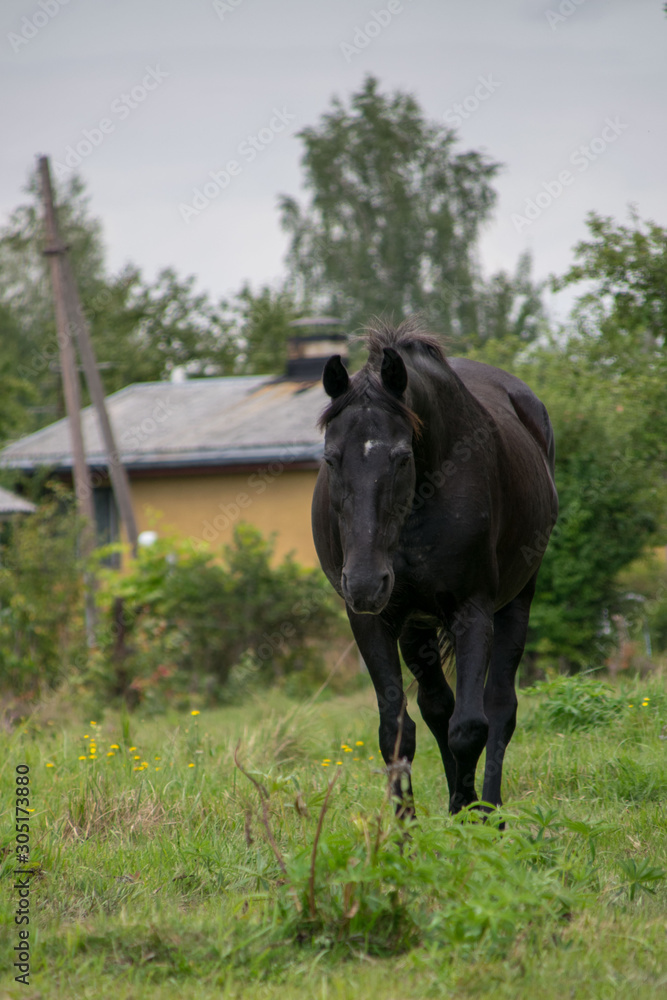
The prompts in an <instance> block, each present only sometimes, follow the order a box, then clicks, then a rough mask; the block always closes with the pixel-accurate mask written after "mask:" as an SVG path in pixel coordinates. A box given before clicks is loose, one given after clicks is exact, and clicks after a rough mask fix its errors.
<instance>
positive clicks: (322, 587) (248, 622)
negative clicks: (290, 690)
mask: <svg viewBox="0 0 667 1000" xmlns="http://www.w3.org/2000/svg"><path fill="white" fill-rule="evenodd" d="M100 604H101V606H102V622H101V625H100V630H99V636H98V644H99V655H98V657H97V660H96V661H95V663H94V665H93V673H92V674H91V680H92V682H93V684H94V686H95V687H97V688H98V689H102V690H106V691H107V692H108V693H110V694H112V695H123V696H124V697H125V698H126V700H128V701H129V702H130V703H135V704H136V703H137V702H139V701H141V700H143V699H144V698H145V697H146V696H148V695H149V694H155V693H156V692H157V691H162V692H163V693H164V692H165V691H167V690H171V691H172V692H173V691H179V690H180V691H195V690H198V691H207V692H208V693H209V694H211V695H212V696H214V697H215V698H222V699H225V697H226V696H227V695H229V694H230V693H231V692H232V691H234V693H238V690H239V686H240V682H241V681H242V678H243V679H245V680H248V681H250V680H251V679H252V678H253V677H256V678H257V679H261V680H262V681H263V682H264V683H266V682H269V683H273V682H275V681H277V680H282V679H283V678H284V677H285V675H287V674H289V673H292V672H295V671H296V672H300V674H301V676H303V677H304V678H309V679H312V676H313V675H314V676H318V672H319V671H320V670H321V663H322V657H321V649H322V646H321V642H322V640H325V639H326V638H327V637H328V636H330V635H332V634H333V633H334V632H335V631H336V630H337V628H338V627H339V622H340V620H341V616H340V611H339V609H338V608H337V606H336V604H335V601H334V599H333V598H332V597H331V596H330V592H329V589H328V588H327V585H326V581H325V580H324V577H323V575H322V574H321V572H320V571H319V570H311V569H304V568H302V567H301V566H299V565H298V564H297V563H296V562H295V561H294V560H293V559H292V558H291V557H289V556H288V557H286V558H285V559H284V560H283V561H282V562H281V563H279V564H274V562H273V542H272V541H271V540H267V539H265V538H263V537H262V535H261V534H260V532H259V531H257V529H255V528H253V527H251V526H249V525H246V524H241V525H239V526H238V527H237V529H236V531H235V534H234V541H233V543H232V544H231V545H227V546H225V548H224V549H223V550H222V552H221V553H220V554H219V556H218V558H216V554H215V553H213V552H212V551H210V550H196V551H195V550H194V549H193V548H192V547H191V546H190V545H189V544H188V543H185V542H180V541H177V540H176V539H161V540H160V541H158V542H156V543H155V544H154V545H153V546H151V547H149V548H145V549H142V550H141V551H140V553H139V558H138V559H137V560H136V562H135V563H134V564H133V565H132V566H131V567H130V568H129V571H127V572H123V573H118V572H113V571H106V573H105V574H104V587H103V589H102V590H101V592H100ZM237 665H238V669H237V671H236V674H235V677H234V684H233V685H232V687H231V688H230V689H229V690H226V688H227V685H228V682H229V680H230V675H231V671H232V669H233V668H234V667H235V666H237Z"/></svg>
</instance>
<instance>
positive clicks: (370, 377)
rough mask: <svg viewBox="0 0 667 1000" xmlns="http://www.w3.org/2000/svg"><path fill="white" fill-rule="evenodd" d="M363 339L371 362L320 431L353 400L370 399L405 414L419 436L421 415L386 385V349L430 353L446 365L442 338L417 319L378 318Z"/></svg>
mask: <svg viewBox="0 0 667 1000" xmlns="http://www.w3.org/2000/svg"><path fill="white" fill-rule="evenodd" d="M361 339H362V340H363V342H364V344H365V345H366V348H367V349H368V361H367V362H366V364H365V365H364V367H363V368H362V369H361V371H360V372H358V373H357V375H356V376H354V377H353V379H352V380H351V381H350V387H349V389H348V390H347V391H346V392H344V393H343V394H342V395H340V396H338V397H337V398H336V399H334V400H332V401H331V403H330V404H329V406H327V408H326V410H325V411H324V413H323V414H322V416H321V417H320V419H319V421H318V427H319V428H320V430H324V429H325V428H326V427H327V425H328V424H329V423H331V421H332V420H333V419H334V417H337V416H338V414H339V413H340V412H341V411H342V410H344V409H345V407H346V406H349V405H350V404H351V403H354V402H359V401H364V402H366V401H367V402H369V403H370V404H371V405H377V406H381V407H382V408H383V409H384V410H388V411H390V412H393V413H397V414H399V415H400V416H402V417H404V418H405V419H406V420H407V421H408V423H409V424H410V425H411V427H412V430H413V432H414V434H415V435H416V436H419V433H420V430H421V424H422V422H421V420H420V419H419V417H418V416H417V414H416V413H415V412H414V411H413V410H411V409H410V407H409V406H407V405H406V404H405V403H404V402H402V400H400V399H397V398H396V396H393V395H392V394H391V393H390V392H388V391H387V390H386V389H385V387H384V385H383V384H382V380H381V378H380V370H379V369H380V364H381V363H382V356H383V355H382V351H383V348H385V347H393V348H394V349H395V350H401V349H403V350H404V351H406V352H407V353H408V354H411V353H412V352H414V351H415V350H418V351H419V352H420V353H423V354H424V355H427V356H429V355H430V357H431V358H435V359H436V360H437V361H440V362H442V363H443V364H446V361H445V354H444V351H443V349H442V345H441V343H440V341H439V340H438V338H437V337H435V336H433V334H430V333H426V331H425V330H423V329H422V327H421V325H420V323H419V321H418V320H416V319H407V320H404V322H403V323H400V324H399V326H391V325H389V324H388V323H386V322H385V321H384V320H381V319H374V320H372V321H371V323H370V324H369V325H368V326H367V327H366V330H365V334H364V336H363V337H362V338H361Z"/></svg>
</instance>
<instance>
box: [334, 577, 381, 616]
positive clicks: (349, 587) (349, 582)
mask: <svg viewBox="0 0 667 1000" xmlns="http://www.w3.org/2000/svg"><path fill="white" fill-rule="evenodd" d="M341 589H342V591H343V597H344V598H345V603H346V604H347V606H348V608H350V610H352V611H354V613H355V615H379V614H380V612H381V611H384V609H385V608H386V606H387V604H388V603H389V598H390V597H391V592H392V590H393V589H394V574H393V573H392V572H390V571H389V570H385V572H384V573H381V574H380V575H379V576H373V577H372V578H367V577H362V578H360V577H358V576H356V575H352V574H348V573H346V572H345V570H343V574H342V576H341Z"/></svg>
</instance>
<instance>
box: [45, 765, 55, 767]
mask: <svg viewBox="0 0 667 1000" xmlns="http://www.w3.org/2000/svg"><path fill="white" fill-rule="evenodd" d="M46 766H47V767H55V766H56V765H55V764H47V765H46Z"/></svg>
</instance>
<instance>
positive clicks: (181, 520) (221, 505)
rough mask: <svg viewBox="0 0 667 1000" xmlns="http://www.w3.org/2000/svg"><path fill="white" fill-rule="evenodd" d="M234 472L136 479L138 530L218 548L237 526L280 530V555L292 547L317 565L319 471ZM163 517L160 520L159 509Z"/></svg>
mask: <svg viewBox="0 0 667 1000" xmlns="http://www.w3.org/2000/svg"><path fill="white" fill-rule="evenodd" d="M271 468H272V467H271V466H269V468H268V469H266V470H263V471H262V472H260V473H240V474H231V475H220V474H212V475H193V476H189V475H187V474H185V475H182V476H156V477H154V478H147V479H133V480H132V481H131V484H130V485H131V490H132V501H133V504H134V513H135V517H136V519H137V526H138V529H139V531H145V530H147V529H155V530H157V532H158V534H161V533H162V532H164V533H165V534H167V533H174V534H178V535H181V536H184V537H186V538H192V539H196V540H199V539H201V540H203V541H206V542H209V543H210V544H211V546H212V547H213V548H214V549H218V548H220V546H222V545H224V544H225V543H227V542H229V541H231V538H232V533H233V530H234V527H235V525H237V524H238V523H239V522H241V521H247V522H248V523H249V524H254V525H255V527H257V528H259V530H260V531H261V532H262V534H264V535H269V534H271V532H273V531H276V532H277V533H278V537H277V538H276V548H275V554H276V556H277V557H278V558H279V559H280V558H282V557H283V556H284V555H286V554H287V553H288V552H290V551H294V553H295V558H296V559H297V561H298V562H300V563H302V564H303V565H304V566H318V565H319V562H318V559H317V555H316V554H315V547H314V545H313V538H312V534H311V530H310V503H311V499H312V496H313V489H314V487H315V479H316V478H317V472H315V471H296V470H290V471H279V469H280V467H279V466H275V467H274V468H275V469H276V474H275V475H272V474H271V471H270V470H271ZM156 511H158V512H159V513H160V514H161V515H162V517H160V518H159V520H158V521H157V522H156V519H155V512H156Z"/></svg>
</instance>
